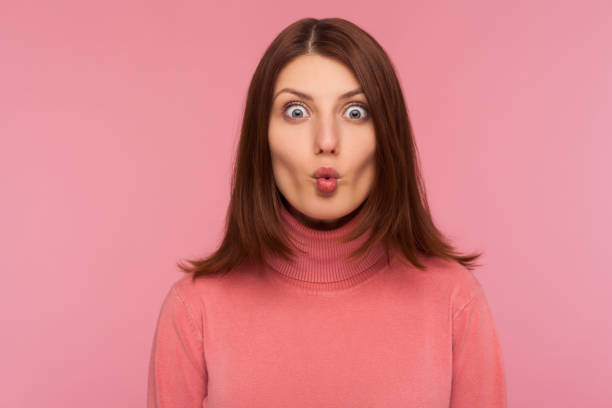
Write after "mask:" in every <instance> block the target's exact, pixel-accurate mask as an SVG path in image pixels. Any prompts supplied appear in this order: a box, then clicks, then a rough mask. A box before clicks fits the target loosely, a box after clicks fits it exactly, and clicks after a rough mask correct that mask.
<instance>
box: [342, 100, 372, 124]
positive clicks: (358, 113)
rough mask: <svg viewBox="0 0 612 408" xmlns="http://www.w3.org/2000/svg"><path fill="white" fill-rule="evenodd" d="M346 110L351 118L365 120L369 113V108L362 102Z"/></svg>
mask: <svg viewBox="0 0 612 408" xmlns="http://www.w3.org/2000/svg"><path fill="white" fill-rule="evenodd" d="M346 111H347V112H348V117H349V119H355V120H365V119H366V118H367V117H368V115H369V111H368V109H367V108H366V107H365V106H363V105H361V104H353V105H350V106H349V107H348V109H347V110H346Z"/></svg>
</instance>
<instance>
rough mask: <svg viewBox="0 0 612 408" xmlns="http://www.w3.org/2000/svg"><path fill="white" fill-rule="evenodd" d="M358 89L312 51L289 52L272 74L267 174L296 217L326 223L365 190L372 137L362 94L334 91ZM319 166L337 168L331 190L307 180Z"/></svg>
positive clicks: (342, 69) (347, 74)
mask: <svg viewBox="0 0 612 408" xmlns="http://www.w3.org/2000/svg"><path fill="white" fill-rule="evenodd" d="M359 88H360V86H359V83H358V82H357V80H356V78H355V77H354V76H353V74H352V72H351V71H350V70H349V69H348V68H347V67H346V66H344V65H343V64H341V63H339V62H337V61H335V60H333V59H331V58H326V57H322V56H319V55H312V54H311V55H302V56H299V57H297V58H296V59H295V60H293V61H292V62H290V63H289V64H288V65H287V66H286V67H285V68H284V69H283V70H282V71H281V72H280V75H279V77H278V79H277V82H276V85H275V88H274V94H273V95H274V96H273V97H274V100H273V105H272V111H271V113H270V125H269V130H268V143H269V145H270V152H271V155H272V167H273V171H274V178H275V181H276V185H277V186H278V189H279V190H280V192H281V193H282V194H283V196H284V197H285V198H286V199H287V201H288V202H289V204H291V206H293V207H294V209H296V210H298V211H299V212H300V213H302V214H303V215H304V216H305V217H304V218H310V219H312V220H313V221H315V222H316V221H319V222H323V223H324V224H333V223H334V222H336V221H337V220H338V219H339V218H341V217H343V216H346V215H347V214H349V213H351V212H352V211H353V210H355V209H356V208H357V207H359V205H360V204H362V202H363V201H364V200H365V199H366V198H367V196H368V194H369V192H370V190H371V187H372V183H373V180H374V174H375V159H374V152H375V149H376V136H375V132H374V125H373V122H372V118H371V117H370V116H369V115H370V112H369V107H368V101H367V99H366V97H365V95H364V94H363V93H354V94H352V95H351V96H348V97H343V96H342V95H343V94H345V93H347V92H350V91H353V90H357V89H359ZM285 89H288V90H285ZM292 91H297V92H299V93H302V94H304V95H296V94H295V93H293V92H292ZM309 96H310V97H311V98H309ZM320 167H332V168H333V169H335V170H336V171H337V172H338V174H339V178H338V179H337V180H336V183H335V189H334V183H333V181H332V182H331V183H330V182H327V183H326V182H325V181H324V179H323V180H317V178H315V177H313V175H314V173H315V171H316V170H317V169H319V168H320ZM317 185H319V186H320V187H322V189H319V188H317ZM325 185H327V186H328V187H331V189H328V190H325V189H324V187H325Z"/></svg>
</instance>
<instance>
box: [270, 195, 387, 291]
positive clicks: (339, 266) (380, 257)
mask: <svg viewBox="0 0 612 408" xmlns="http://www.w3.org/2000/svg"><path fill="white" fill-rule="evenodd" d="M279 207H280V216H281V220H282V223H283V226H284V228H285V230H286V231H287V233H288V234H289V236H290V238H291V239H292V241H294V242H295V244H296V246H297V247H298V248H300V249H301V250H303V251H305V253H301V252H299V251H297V252H296V253H295V258H294V261H293V262H289V261H287V260H285V259H283V258H281V257H280V256H272V255H268V256H266V257H265V258H266V263H267V264H268V265H269V266H270V267H271V268H272V270H273V271H275V272H277V273H278V274H280V276H281V279H282V280H284V281H286V282H287V283H290V284H292V285H295V286H298V287H302V288H304V289H307V290H310V291H314V292H319V291H320V292H324V291H333V290H339V289H347V288H350V287H353V286H356V285H358V284H359V283H361V282H363V281H365V280H367V279H368V278H370V277H371V276H373V275H374V274H376V273H377V272H379V271H380V270H381V269H382V267H383V266H384V264H385V262H386V256H385V252H384V247H383V245H382V243H381V242H378V243H377V244H375V245H374V246H373V247H372V248H370V249H368V250H367V251H366V252H365V253H364V254H362V255H361V256H360V257H359V258H357V259H354V260H351V261H349V260H348V259H347V257H348V256H349V255H350V254H351V252H353V251H354V250H356V249H357V248H359V247H360V246H361V245H362V244H363V243H364V242H365V241H366V240H367V238H368V237H369V236H370V234H371V232H372V230H371V229H370V230H368V231H366V232H365V233H364V234H362V235H361V236H359V237H357V238H356V239H355V240H353V241H350V242H346V243H343V242H340V238H342V237H343V236H345V235H346V234H347V233H348V232H350V231H351V230H352V229H353V228H355V227H356V226H357V225H358V224H359V222H360V220H361V216H362V214H363V213H362V212H361V211H360V212H359V213H357V214H356V215H355V216H354V217H353V218H352V219H351V220H349V221H348V222H347V223H345V224H344V225H341V226H340V227H338V228H335V229H331V230H319V229H313V228H311V227H309V226H306V225H305V224H303V223H302V222H300V221H299V220H298V219H297V218H295V217H294V216H293V214H291V213H290V212H289V211H288V210H287V208H286V207H285V206H284V205H283V204H281V205H280V206H279Z"/></svg>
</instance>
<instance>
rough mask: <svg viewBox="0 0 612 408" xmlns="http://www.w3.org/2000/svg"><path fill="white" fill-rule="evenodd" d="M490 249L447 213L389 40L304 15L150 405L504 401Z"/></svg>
mask: <svg viewBox="0 0 612 408" xmlns="http://www.w3.org/2000/svg"><path fill="white" fill-rule="evenodd" d="M293 245H295V246H293ZM290 246H291V247H292V248H293V249H294V251H291V249H290ZM479 256H480V254H471V255H461V254H459V253H457V252H456V251H455V249H454V247H453V246H451V245H450V244H449V243H448V242H447V241H446V240H445V238H444V237H443V235H442V234H441V233H440V232H439V231H438V230H437V229H436V227H435V226H434V224H433V221H432V218H431V216H430V213H429V209H428V205H427V200H426V198H425V192H424V188H423V187H422V182H421V179H420V175H419V166H418V162H417V154H416V148H415V146H414V142H413V137H412V130H411V127H410V122H409V120H408V115H407V110H406V107H405V105H404V99H403V95H402V92H401V89H400V85H399V82H398V80H397V77H396V75H395V73H394V71H393V68H392V65H391V62H390V61H389V58H388V56H387V55H386V54H385V52H384V51H383V49H382V48H381V47H380V45H379V44H378V43H377V42H376V41H375V40H374V39H373V38H372V37H371V36H370V35H369V34H367V33H366V32H364V31H363V30H361V29H360V28H358V27H357V26H355V25H354V24H352V23H350V22H348V21H346V20H343V19H337V18H332V19H323V20H316V19H312V18H307V19H303V20H300V21H297V22H295V23H293V24H291V25H290V26H289V27H287V28H286V29H285V30H283V31H282V32H281V33H280V34H279V36H278V37H277V38H276V39H275V40H274V41H273V42H272V44H271V45H270V47H269V48H268V49H267V51H266V53H265V55H264V56H263V58H262V60H261V62H260V64H259V65H258V67H257V69H256V72H255V74H254V77H253V79H252V82H251V85H250V88H249V92H248V97H247V103H246V110H245V114H244V121H243V127H242V132H241V138H240V144H239V148H238V156H237V161H236V165H235V173H234V176H233V179H232V196H231V201H230V205H229V211H228V216H227V224H226V234H225V237H224V239H223V241H222V243H221V245H220V247H219V248H218V250H217V251H216V252H215V253H214V254H212V255H211V256H210V257H208V258H205V259H200V260H195V261H191V262H190V263H191V266H190V267H187V266H184V265H179V266H180V267H181V269H183V270H184V271H185V272H188V273H189V275H186V276H184V277H183V278H182V279H180V280H178V281H177V282H176V283H175V284H174V285H173V286H172V288H171V289H170V291H169V293H168V294H167V296H166V298H165V300H164V302H163V305H162V308H161V312H160V315H159V320H158V322H157V329H156V332H155V338H154V342H153V350H152V354H151V361H150V370H149V383H148V405H149V406H150V407H161V408H169V407H201V406H206V407H266V408H270V407H385V408H386V407H440V408H442V407H445V408H446V407H449V406H450V407H452V408H458V407H470V408H477V407H483V408H484V407H487V408H496V407H505V406H506V388H505V377H504V371H503V361H502V354H501V348H500V344H499V340H498V334H497V330H496V327H495V324H494V322H493V319H492V315H491V313H490V310H489V306H488V304H487V301H486V298H485V295H484V292H483V289H482V287H481V285H480V283H479V282H478V280H477V279H476V278H475V277H474V275H473V274H472V272H471V268H472V267H473V265H472V264H471V263H472V262H473V261H474V260H475V259H476V258H477V257H479Z"/></svg>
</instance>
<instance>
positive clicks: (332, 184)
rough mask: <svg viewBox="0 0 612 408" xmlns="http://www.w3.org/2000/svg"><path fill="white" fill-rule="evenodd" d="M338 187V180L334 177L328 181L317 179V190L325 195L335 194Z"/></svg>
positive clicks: (321, 178) (322, 178)
mask: <svg viewBox="0 0 612 408" xmlns="http://www.w3.org/2000/svg"><path fill="white" fill-rule="evenodd" d="M337 186H338V180H337V179H336V178H334V177H330V178H329V179H326V178H325V177H317V190H318V191H319V192H320V193H323V194H329V193H333V192H334V191H335V190H336V187H337Z"/></svg>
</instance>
